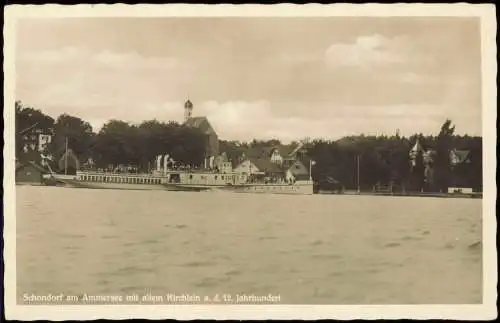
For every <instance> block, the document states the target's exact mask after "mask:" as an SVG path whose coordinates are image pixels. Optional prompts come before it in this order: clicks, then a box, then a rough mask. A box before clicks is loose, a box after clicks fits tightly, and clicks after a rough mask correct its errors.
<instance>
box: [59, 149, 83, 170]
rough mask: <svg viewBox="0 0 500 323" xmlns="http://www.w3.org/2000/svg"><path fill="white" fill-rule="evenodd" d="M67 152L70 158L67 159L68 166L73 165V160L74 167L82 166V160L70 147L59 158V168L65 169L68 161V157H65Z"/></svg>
mask: <svg viewBox="0 0 500 323" xmlns="http://www.w3.org/2000/svg"><path fill="white" fill-rule="evenodd" d="M66 154H67V156H68V159H67V162H68V166H71V161H73V167H75V168H77V169H78V168H80V161H79V160H78V157H77V156H76V154H75V153H74V152H73V150H71V149H68V151H67V152H65V153H64V154H63V155H62V156H61V158H60V159H59V162H58V166H59V168H60V169H64V166H65V162H66V159H65V156H66Z"/></svg>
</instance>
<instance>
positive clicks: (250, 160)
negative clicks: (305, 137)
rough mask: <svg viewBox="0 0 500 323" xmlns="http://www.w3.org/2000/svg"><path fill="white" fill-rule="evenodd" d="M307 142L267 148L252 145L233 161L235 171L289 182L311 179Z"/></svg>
mask: <svg viewBox="0 0 500 323" xmlns="http://www.w3.org/2000/svg"><path fill="white" fill-rule="evenodd" d="M305 149H306V147H305V144H304V143H303V142H302V143H299V144H297V145H296V146H291V145H277V146H272V147H266V148H257V147H251V148H248V149H247V150H246V151H244V152H243V153H242V154H241V156H240V157H239V158H238V160H237V161H236V162H234V163H233V167H234V171H235V172H237V173H243V174H249V175H250V174H253V175H261V176H267V177H271V178H279V179H283V180H286V181H289V182H292V181H297V180H309V179H310V178H311V174H310V163H311V162H312V161H311V160H310V159H309V158H308V157H307V156H306V154H305V152H306V150H305Z"/></svg>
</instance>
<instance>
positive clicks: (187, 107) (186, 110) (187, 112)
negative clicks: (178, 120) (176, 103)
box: [184, 100, 193, 122]
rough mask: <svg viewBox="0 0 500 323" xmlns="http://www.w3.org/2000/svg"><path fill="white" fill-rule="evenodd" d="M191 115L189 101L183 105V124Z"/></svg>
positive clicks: (191, 104)
mask: <svg viewBox="0 0 500 323" xmlns="http://www.w3.org/2000/svg"><path fill="white" fill-rule="evenodd" d="M192 114H193V103H192V102H191V101H189V100H187V101H186V103H184V122H186V121H188V119H189V118H191V116H192Z"/></svg>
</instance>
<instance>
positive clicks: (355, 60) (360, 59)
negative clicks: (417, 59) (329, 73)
mask: <svg viewBox="0 0 500 323" xmlns="http://www.w3.org/2000/svg"><path fill="white" fill-rule="evenodd" d="M403 43H404V39H403V38H393V39H390V38H386V37H384V36H381V35H378V34H375V35H371V36H359V37H358V38H356V41H355V42H354V43H340V44H332V45H330V47H328V49H327V50H326V52H325V62H326V64H327V65H328V66H330V67H337V66H348V67H353V66H357V67H364V66H371V65H376V64H392V63H404V62H405V61H406V57H405V55H404V51H403V50H402V45H403Z"/></svg>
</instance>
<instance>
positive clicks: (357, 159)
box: [356, 155, 361, 194]
mask: <svg viewBox="0 0 500 323" xmlns="http://www.w3.org/2000/svg"><path fill="white" fill-rule="evenodd" d="M359 157H360V156H359V155H357V156H356V165H357V167H356V170H357V176H356V179H357V184H358V194H359V193H360V192H361V188H360V185H359V183H360V181H359Z"/></svg>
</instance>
